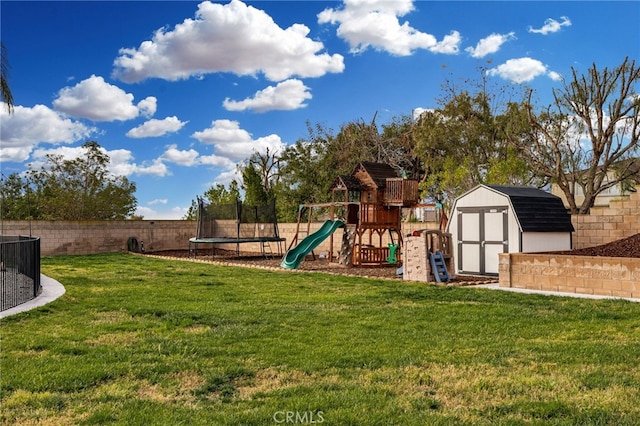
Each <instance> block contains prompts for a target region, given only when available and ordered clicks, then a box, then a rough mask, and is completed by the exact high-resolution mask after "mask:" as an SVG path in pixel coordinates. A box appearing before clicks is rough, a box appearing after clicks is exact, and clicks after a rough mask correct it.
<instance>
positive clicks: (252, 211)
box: [196, 198, 279, 239]
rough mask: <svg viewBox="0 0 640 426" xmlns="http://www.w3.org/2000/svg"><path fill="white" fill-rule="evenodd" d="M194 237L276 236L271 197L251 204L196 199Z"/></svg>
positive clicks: (274, 208) (276, 229)
mask: <svg viewBox="0 0 640 426" xmlns="http://www.w3.org/2000/svg"><path fill="white" fill-rule="evenodd" d="M196 238H198V239H202V238H232V239H235V238H279V235H278V223H277V219H276V206H275V200H272V201H271V202H269V203H268V204H265V205H261V206H252V205H249V204H244V203H242V202H241V201H239V200H238V201H236V202H235V203H230V204H210V203H208V202H207V201H205V200H204V199H202V198H198V229H197V234H196Z"/></svg>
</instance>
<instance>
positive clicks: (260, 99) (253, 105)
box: [223, 79, 312, 112]
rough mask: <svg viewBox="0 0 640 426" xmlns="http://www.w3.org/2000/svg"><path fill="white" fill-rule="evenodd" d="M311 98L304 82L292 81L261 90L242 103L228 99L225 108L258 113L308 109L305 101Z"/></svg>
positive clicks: (224, 104) (224, 103)
mask: <svg viewBox="0 0 640 426" xmlns="http://www.w3.org/2000/svg"><path fill="white" fill-rule="evenodd" d="M311 98H312V96H311V93H309V88H308V87H307V86H305V85H304V83H303V82H302V81H300V80H297V79H291V80H286V81H283V82H281V83H278V84H277V85H276V86H275V87H274V86H269V87H267V88H266V89H263V90H260V91H258V92H256V94H255V95H254V96H253V98H246V99H244V100H242V101H233V100H231V99H229V98H226V99H225V100H224V102H223V106H224V107H225V108H226V109H227V110H229V111H244V110H247V109H250V110H254V111H257V112H266V111H273V110H294V109H298V108H304V107H306V106H307V104H305V103H304V101H305V100H307V99H311Z"/></svg>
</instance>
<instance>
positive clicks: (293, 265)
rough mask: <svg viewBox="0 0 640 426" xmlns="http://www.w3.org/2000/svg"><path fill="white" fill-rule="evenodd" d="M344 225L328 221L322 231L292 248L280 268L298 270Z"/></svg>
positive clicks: (338, 221)
mask: <svg viewBox="0 0 640 426" xmlns="http://www.w3.org/2000/svg"><path fill="white" fill-rule="evenodd" d="M342 225H344V222H342V221H341V220H327V221H326V222H325V223H323V224H322V226H321V227H320V229H318V230H317V231H315V232H313V233H311V234H309V235H307V236H306V237H305V238H304V239H303V240H302V241H300V243H298V245H297V246H295V247H292V248H290V249H289V250H288V251H287V252H286V253H285V255H284V257H283V258H282V262H281V263H280V266H282V267H283V268H285V269H298V266H300V264H301V263H302V261H303V260H304V258H305V257H306V256H307V255H308V254H309V253H311V251H312V250H313V249H314V248H316V247H318V245H319V244H320V243H321V242H323V241H324V240H326V239H327V238H328V237H329V235H331V234H333V233H334V232H335V230H336V229H338V228H340V227H341V226H342Z"/></svg>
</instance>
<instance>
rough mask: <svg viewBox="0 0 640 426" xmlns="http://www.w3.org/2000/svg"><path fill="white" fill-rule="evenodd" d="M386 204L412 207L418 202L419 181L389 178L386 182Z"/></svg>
mask: <svg viewBox="0 0 640 426" xmlns="http://www.w3.org/2000/svg"><path fill="white" fill-rule="evenodd" d="M384 202H385V204H387V205H393V206H410V205H412V204H416V203H417V202H418V181H417V180H414V179H403V178H389V179H387V181H386V187H385V191H384Z"/></svg>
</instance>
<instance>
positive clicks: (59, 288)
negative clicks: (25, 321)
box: [0, 274, 66, 319]
mask: <svg viewBox="0 0 640 426" xmlns="http://www.w3.org/2000/svg"><path fill="white" fill-rule="evenodd" d="M40 284H41V285H42V292H41V293H40V295H39V296H38V297H36V298H35V299H32V300H29V301H28V302H25V303H22V304H20V305H18V306H14V307H13V308H10V309H7V310H6V311H2V312H0V319H2V318H6V317H8V316H11V315H15V314H18V313H20V312H26V311H29V310H31V309H34V308H38V307H40V306H44V305H46V304H47V303H51V302H53V301H54V300H56V299H57V298H59V297H60V296H62V295H63V294H64V293H65V291H66V290H65V288H64V286H63V285H62V284H60V283H59V282H58V281H56V280H54V279H52V278H49V277H47V276H45V275H42V274H40Z"/></svg>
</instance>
